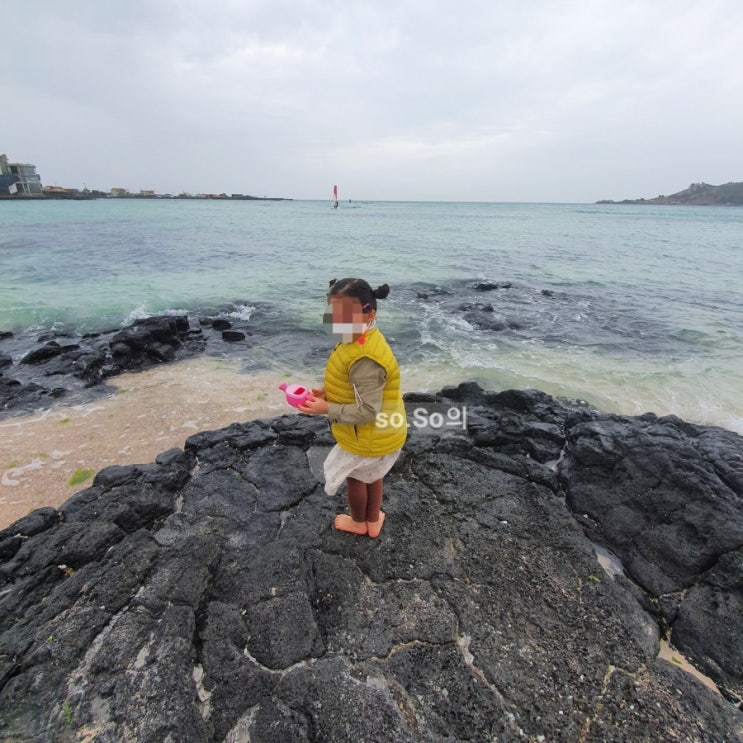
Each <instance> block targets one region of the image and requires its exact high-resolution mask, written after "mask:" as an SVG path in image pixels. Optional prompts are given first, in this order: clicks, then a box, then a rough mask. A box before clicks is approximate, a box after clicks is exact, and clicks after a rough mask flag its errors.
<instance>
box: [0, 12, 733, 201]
mask: <svg viewBox="0 0 743 743" xmlns="http://www.w3.org/2000/svg"><path fill="white" fill-rule="evenodd" d="M0 28H2V37H3V40H2V46H3V59H4V62H3V64H2V66H0V110H1V111H2V116H1V117H0V122H1V123H0V153H3V152H4V153H6V154H7V155H8V157H9V158H10V160H11V161H22V162H30V163H33V164H35V165H36V166H37V171H38V173H39V174H40V175H41V178H42V181H43V183H44V185H55V184H56V185H60V186H72V187H78V188H82V187H83V186H84V185H87V186H88V188H100V189H104V190H108V189H110V188H112V187H115V186H120V187H124V188H128V189H129V190H131V191H138V190H140V189H155V190H156V191H158V192H161V193H167V192H170V193H178V192H180V191H188V192H192V193H197V192H217V193H221V192H226V193H246V194H252V195H256V196H263V195H269V196H284V197H290V198H298V199H315V198H316V199H325V198H330V192H331V189H332V186H333V184H335V183H337V184H338V188H339V195H340V198H341V199H346V198H352V199H356V200H371V199H390V200H461V201H536V202H539V201H547V202H592V201H596V200H598V199H604V198H608V199H623V198H639V197H641V196H644V197H652V196H656V195H658V194H660V193H663V194H669V193H673V192H675V191H679V190H681V189H683V188H685V187H686V186H688V185H689V183H691V182H696V181H704V182H707V183H712V184H720V183H726V182H728V181H743V57H742V56H741V44H742V43H743V2H741V0H623V1H622V2H618V1H617V0H590V1H589V0H509V1H508V2H506V0H472V1H470V0H459V1H458V2H457V1H455V0H446V2H442V1H440V0H394V1H388V0H366V1H365V2H362V1H360V0H324V1H323V0H219V1H218V2H207V1H206V0H125V1H122V2H109V1H108V0H65V2H60V1H59V0H19V1H18V2H11V1H10V0H2V2H0Z"/></svg>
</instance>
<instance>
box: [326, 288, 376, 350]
mask: <svg viewBox="0 0 743 743" xmlns="http://www.w3.org/2000/svg"><path fill="white" fill-rule="evenodd" d="M375 314H376V313H375V312H374V310H372V311H371V312H364V311H363V309H362V308H361V302H359V300H358V299H354V298H353V297H336V296H331V297H328V311H327V312H326V313H325V314H324V315H323V323H325V324H326V325H329V326H330V332H331V333H332V334H333V336H335V337H337V338H338V339H339V340H341V341H342V342H343V343H351V342H352V341H355V340H358V339H359V338H360V337H361V336H362V335H363V333H364V331H365V330H366V326H367V323H369V322H371V321H372V319H373V318H374V316H375Z"/></svg>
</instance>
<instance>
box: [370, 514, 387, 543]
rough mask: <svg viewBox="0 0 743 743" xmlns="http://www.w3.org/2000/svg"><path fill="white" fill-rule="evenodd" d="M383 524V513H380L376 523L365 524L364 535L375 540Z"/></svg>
mask: <svg viewBox="0 0 743 743" xmlns="http://www.w3.org/2000/svg"><path fill="white" fill-rule="evenodd" d="M383 523H384V511H380V512H379V520H378V521H367V522H366V533H367V534H368V535H369V536H370V537H371V538H372V539H376V538H377V537H378V536H379V532H380V531H382V524H383Z"/></svg>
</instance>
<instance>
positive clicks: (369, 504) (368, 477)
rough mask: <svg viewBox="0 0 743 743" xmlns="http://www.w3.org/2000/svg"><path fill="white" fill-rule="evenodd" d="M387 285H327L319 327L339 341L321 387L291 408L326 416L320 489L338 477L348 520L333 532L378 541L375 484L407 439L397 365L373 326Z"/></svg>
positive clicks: (334, 484) (378, 490)
mask: <svg viewBox="0 0 743 743" xmlns="http://www.w3.org/2000/svg"><path fill="white" fill-rule="evenodd" d="M389 291H390V288H389V286H387V284H383V285H382V286H380V287H379V288H378V289H372V288H371V286H369V284H367V282H366V281H364V280H363V279H341V280H340V281H336V280H335V279H334V280H333V281H331V282H330V291H329V293H328V304H329V305H330V308H329V309H330V311H329V312H328V313H326V315H325V316H324V318H323V322H325V323H330V324H331V325H332V332H333V335H335V336H338V337H339V338H340V342H339V343H338V344H337V345H336V347H335V349H334V350H333V352H332V353H331V354H330V358H329V359H328V363H327V365H326V367H325V380H324V384H323V387H322V388H321V389H313V390H312V396H311V397H310V399H309V400H308V401H307V402H306V403H305V405H304V406H303V407H300V408H299V410H300V411H302V412H303V413H309V414H311V415H327V416H328V419H329V421H330V423H331V430H332V432H333V436H334V438H335V440H336V446H334V447H333V449H332V450H331V452H330V454H328V457H327V459H326V460H325V466H324V469H325V492H327V493H328V495H335V493H336V491H337V490H338V488H339V487H340V485H341V483H342V482H343V481H344V480H345V481H346V487H347V489H348V506H349V510H350V511H351V515H350V516H347V515H345V514H343V515H340V516H336V517H335V522H334V524H335V528H336V529H340V530H341V531H348V532H352V533H353V534H368V535H369V536H370V537H372V538H375V537H378V536H379V532H380V530H381V529H382V524H383V523H384V513H383V512H382V510H381V506H382V490H383V488H382V479H383V478H384V476H385V475H386V474H387V473H388V472H389V471H390V469H391V468H392V465H393V464H394V463H395V462H396V461H397V458H398V457H399V456H400V450H401V449H402V445H403V444H404V443H405V439H406V437H407V423H406V420H405V407H404V406H403V400H402V393H401V392H400V368H399V366H398V364H397V360H396V359H395V357H394V355H393V354H392V351H391V349H390V347H389V345H388V344H387V341H386V340H385V339H384V336H383V335H382V333H381V332H380V331H379V330H378V329H377V327H376V318H377V300H378V299H384V298H385V297H386V296H387V295H388V294H389Z"/></svg>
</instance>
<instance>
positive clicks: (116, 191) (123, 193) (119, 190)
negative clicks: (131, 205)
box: [111, 188, 129, 198]
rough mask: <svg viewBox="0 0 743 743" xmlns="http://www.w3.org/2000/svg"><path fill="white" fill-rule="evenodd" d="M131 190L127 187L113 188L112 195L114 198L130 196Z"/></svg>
mask: <svg viewBox="0 0 743 743" xmlns="http://www.w3.org/2000/svg"><path fill="white" fill-rule="evenodd" d="M128 195H129V191H127V190H126V189H125V188H112V189H111V196H112V197H113V198H119V197H121V196H128Z"/></svg>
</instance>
